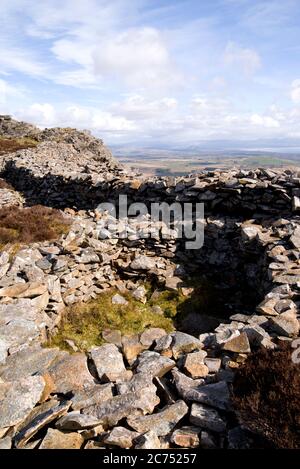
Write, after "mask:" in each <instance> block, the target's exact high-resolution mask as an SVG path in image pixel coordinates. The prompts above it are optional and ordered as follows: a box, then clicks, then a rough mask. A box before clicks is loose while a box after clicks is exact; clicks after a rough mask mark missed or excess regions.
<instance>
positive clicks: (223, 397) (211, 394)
mask: <svg viewBox="0 0 300 469" xmlns="http://www.w3.org/2000/svg"><path fill="white" fill-rule="evenodd" d="M172 374H173V378H174V381H175V385H176V388H177V391H178V393H179V395H180V396H181V397H182V398H183V399H185V400H187V401H192V402H200V403H201V404H207V405H210V406H212V407H215V408H217V409H221V410H229V409H230V393H229V388H228V384H227V383H226V382H225V381H220V382H218V383H213V384H203V383H204V381H203V380H200V379H199V380H193V379H191V378H188V377H187V376H185V375H184V374H183V373H180V372H179V371H177V370H174V371H172Z"/></svg>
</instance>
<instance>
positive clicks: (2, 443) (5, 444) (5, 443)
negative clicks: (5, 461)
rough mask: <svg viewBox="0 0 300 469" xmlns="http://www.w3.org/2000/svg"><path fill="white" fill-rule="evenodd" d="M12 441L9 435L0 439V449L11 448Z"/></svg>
mask: <svg viewBox="0 0 300 469" xmlns="http://www.w3.org/2000/svg"><path fill="white" fill-rule="evenodd" d="M11 445H12V441H11V437H10V436H5V437H4V438H1V440H0V449H1V450H2V449H11Z"/></svg>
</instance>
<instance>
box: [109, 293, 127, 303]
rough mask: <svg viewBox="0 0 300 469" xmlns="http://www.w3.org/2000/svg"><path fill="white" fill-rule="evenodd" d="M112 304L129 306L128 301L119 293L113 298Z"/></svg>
mask: <svg viewBox="0 0 300 469" xmlns="http://www.w3.org/2000/svg"><path fill="white" fill-rule="evenodd" d="M111 302H112V304H113V305H124V306H126V305H128V301H127V300H126V299H125V298H124V297H123V296H121V295H119V294H118V293H117V294H116V295H114V296H113V297H112V299H111Z"/></svg>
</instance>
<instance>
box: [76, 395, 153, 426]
mask: <svg viewBox="0 0 300 469" xmlns="http://www.w3.org/2000/svg"><path fill="white" fill-rule="evenodd" d="M147 389H149V388H147ZM151 394H153V393H151ZM156 403H159V399H158V398H157V401H156ZM148 410H150V411H151V412H152V411H153V404H151V403H149V394H148V393H147V392H145V389H143V390H142V391H141V392H129V393H126V394H122V395H120V396H114V397H113V398H112V399H109V400H107V401H106V402H104V403H101V404H96V405H93V406H91V407H87V408H85V409H83V411H82V413H83V414H85V415H91V416H93V417H95V418H96V419H98V420H99V423H101V424H103V425H104V426H108V427H114V426H115V425H117V424H118V422H119V421H120V420H122V419H123V418H125V417H128V416H129V415H140V414H143V413H146V412H147V411H148Z"/></svg>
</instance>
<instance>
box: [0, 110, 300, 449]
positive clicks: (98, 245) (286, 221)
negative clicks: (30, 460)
mask: <svg viewBox="0 0 300 469" xmlns="http://www.w3.org/2000/svg"><path fill="white" fill-rule="evenodd" d="M1 135H2V136H3V137H5V138H7V137H9V138H19V137H22V138H24V137H26V138H29V137H30V138H31V139H35V141H36V146H35V147H34V148H28V149H22V150H18V151H15V152H12V153H6V154H4V155H2V156H0V168H1V170H2V176H1V177H2V178H3V180H4V179H5V180H6V182H5V184H4V183H2V185H1V184H0V210H1V207H8V206H19V207H22V206H24V207H26V206H27V205H34V204H35V203H43V204H44V205H47V206H51V207H59V208H61V209H62V210H64V213H65V215H66V216H67V217H68V219H69V220H70V223H71V225H70V229H69V230H68V233H67V234H64V235H62V236H61V238H60V239H57V240H55V241H43V242H38V243H33V244H30V245H20V246H15V245H14V246H12V245H9V244H8V245H5V246H4V247H3V248H2V249H1V252H0V362H1V365H0V438H1V439H0V447H1V448H41V449H42V448H86V449H89V448H95V449H96V448H114V447H121V448H162V449H165V448H170V447H201V448H211V447H222V448H245V447H251V446H252V444H253V441H252V438H253V437H252V435H251V434H249V433H247V431H246V430H245V429H243V428H242V427H241V426H240V424H239V421H238V418H237V416H236V414H235V412H234V410H233V408H232V405H231V400H230V390H231V383H232V380H233V378H234V373H235V370H236V369H237V368H238V367H239V366H240V365H241V364H242V363H243V362H244V361H245V360H246V358H247V356H248V354H249V353H251V351H254V350H256V349H257V348H258V347H265V348H268V349H273V348H276V347H277V346H278V344H280V343H281V342H286V341H292V340H293V339H295V338H296V337H298V336H299V292H300V262H299V259H300V255H299V248H300V224H299V220H300V218H299V210H300V200H299V196H300V175H298V174H297V173H295V172H292V171H289V170H285V171H283V170H281V171H275V170H272V171H269V170H256V171H248V172H247V171H235V170H232V171H228V172H226V173H224V172H222V173H221V172H217V171H216V172H213V173H201V174H199V175H197V176H193V177H186V178H183V177H181V178H176V179H175V178H152V179H147V180H144V179H143V177H142V176H138V175H135V174H130V173H128V172H126V170H125V169H124V168H121V167H119V166H118V164H117V162H116V161H115V160H114V159H113V157H112V155H111V153H110V152H109V150H107V149H106V148H105V147H104V145H103V143H102V142H101V141H100V140H97V139H95V138H94V137H92V136H90V135H89V134H88V133H84V132H77V131H75V130H72V129H49V130H45V131H40V130H38V129H36V128H35V127H33V126H28V125H27V124H25V123H18V122H16V121H13V120H10V119H9V118H7V117H2V118H0V137H1ZM8 183H9V184H10V185H8ZM1 187H2V188H1ZM119 193H126V194H127V195H128V197H129V199H130V200H131V201H144V202H151V201H161V200H164V201H179V202H186V201H188V202H195V201H202V202H204V203H205V220H204V226H205V243H204V246H203V248H202V249H200V250H199V251H188V250H185V249H184V243H183V240H178V239H176V236H175V232H172V230H171V231H168V237H167V238H163V236H162V234H163V233H166V232H167V226H165V225H164V224H163V223H162V222H155V223H154V222H151V220H150V219H149V217H148V216H146V215H145V216H143V217H139V218H134V217H132V218H130V219H123V220H121V221H120V220H116V219H115V218H114V217H113V216H112V215H110V214H108V213H103V212H101V211H98V210H97V209H96V207H97V204H98V203H99V202H101V201H103V200H108V199H109V200H114V199H116V198H117V196H118V195H119ZM124 225H125V226H126V227H127V229H128V230H129V233H131V235H130V236H129V237H128V238H125V239H123V238H122V237H121V238H120V236H119V234H120V233H122V231H124ZM149 225H150V227H151V229H153V230H154V229H155V230H156V231H157V233H158V234H157V236H155V237H154V238H150V239H143V238H141V236H140V235H141V234H142V232H143V231H144V230H145V229H146V228H147V229H148V228H149ZM99 234H100V235H101V236H99ZM220 273H221V274H222V275H221V277H222V278H221V280H219V283H218V284H217V289H219V290H220V292H221V291H222V290H224V289H225V290H226V289H231V290H232V289H234V290H235V295H233V296H232V303H231V304H230V305H229V308H227V310H228V311H230V309H232V313H231V314H230V313H228V314H227V316H226V315H225V316H226V317H223V319H220V318H219V319H218V321H217V324H218V325H217V327H216V324H215V323H212V322H211V318H207V317H203V315H202V316H201V311H195V310H191V311H190V313H189V315H188V318H187V322H188V323H190V324H191V323H193V324H194V325H195V327H194V328H192V331H189V333H187V330H186V329H184V328H182V329H181V330H175V331H174V332H171V333H168V332H167V331H165V330H163V329H162V328H158V327H145V328H144V330H142V331H140V332H139V333H137V334H134V335H130V336H129V335H124V334H121V332H120V331H118V330H105V331H99V333H100V334H102V339H103V341H104V342H105V343H104V345H100V346H94V347H90V348H89V350H88V351H86V352H82V351H80V350H79V347H78V344H76V343H74V342H72V341H69V343H68V346H69V350H70V352H67V351H64V350H60V349H58V348H53V347H47V346H45V343H49V338H51V337H53V335H55V333H56V331H57V330H58V329H59V327H60V324H61V320H62V316H63V314H64V311H65V309H66V307H68V306H70V305H74V304H77V303H80V302H81V303H87V302H89V301H90V300H93V299H95V298H100V299H101V295H102V294H103V292H107V291H112V292H113V295H112V299H111V301H112V303H115V304H119V305H120V307H122V305H125V304H126V302H127V300H126V297H127V296H128V295H131V296H132V297H133V298H134V299H135V300H137V301H139V302H141V303H142V304H145V303H147V302H148V301H149V298H148V297H147V291H146V288H145V284H146V282H151V284H152V285H153V288H154V291H155V290H159V289H161V288H163V289H166V290H170V291H180V292H181V293H183V294H184V295H185V296H186V297H187V298H189V297H192V296H193V288H190V287H189V286H188V285H189V280H190V279H191V278H193V277H194V276H198V275H206V276H208V277H209V276H210V275H213V277H212V278H217V277H216V275H218V274H219V277H220ZM219 277H218V278H219ZM241 285H243V287H244V286H245V287H246V298H247V297H248V296H249V297H250V296H252V297H253V292H254V293H255V295H254V296H255V301H256V303H255V304H254V305H253V302H252V301H249V302H247V301H246V302H245V295H244V296H243V297H241V295H240V292H241ZM231 290H230V291H231ZM227 306H228V305H227ZM152 309H153V314H158V315H164V313H165V312H164V311H163V310H161V308H158V307H155V306H152ZM224 309H225V305H224ZM211 316H212V317H214V316H215V315H214V311H212V314H211ZM47 341H48V342H47Z"/></svg>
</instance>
